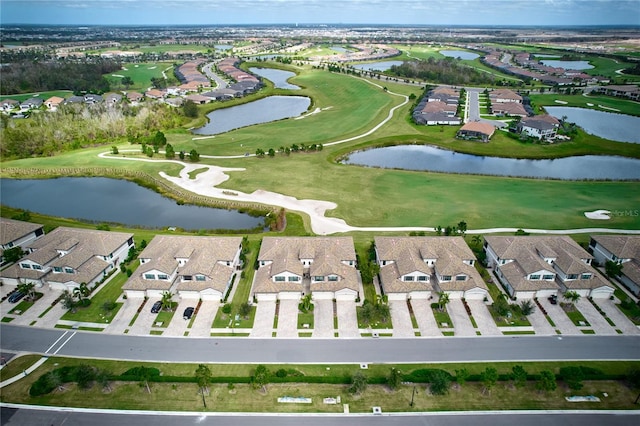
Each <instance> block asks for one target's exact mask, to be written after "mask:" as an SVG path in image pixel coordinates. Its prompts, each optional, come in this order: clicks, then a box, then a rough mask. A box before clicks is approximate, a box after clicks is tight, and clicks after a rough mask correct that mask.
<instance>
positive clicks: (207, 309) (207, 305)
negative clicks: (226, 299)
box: [189, 300, 220, 337]
mask: <svg viewBox="0 0 640 426" xmlns="http://www.w3.org/2000/svg"><path fill="white" fill-rule="evenodd" d="M218 308H220V301H218V300H203V301H202V304H201V305H200V309H198V314H197V315H196V319H195V320H193V325H192V326H191V330H189V336H194V337H210V336H211V325H212V324H213V320H214V318H215V317H216V314H217V313H218Z"/></svg>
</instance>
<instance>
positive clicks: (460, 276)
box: [456, 275, 467, 281]
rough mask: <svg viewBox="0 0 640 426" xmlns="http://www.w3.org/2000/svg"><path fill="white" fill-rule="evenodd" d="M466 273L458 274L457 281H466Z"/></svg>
mask: <svg viewBox="0 0 640 426" xmlns="http://www.w3.org/2000/svg"><path fill="white" fill-rule="evenodd" d="M466 279H467V276H466V275H456V281H466Z"/></svg>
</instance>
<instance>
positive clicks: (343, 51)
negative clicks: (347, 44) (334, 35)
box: [331, 46, 349, 53]
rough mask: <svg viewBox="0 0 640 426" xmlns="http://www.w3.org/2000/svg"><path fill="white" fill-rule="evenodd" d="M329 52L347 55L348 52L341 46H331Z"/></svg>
mask: <svg viewBox="0 0 640 426" xmlns="http://www.w3.org/2000/svg"><path fill="white" fill-rule="evenodd" d="M331 50H335V51H336V52H340V53H347V52H349V50H347V49H345V48H344V47H342V46H331Z"/></svg>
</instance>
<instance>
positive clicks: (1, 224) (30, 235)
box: [0, 217, 44, 263]
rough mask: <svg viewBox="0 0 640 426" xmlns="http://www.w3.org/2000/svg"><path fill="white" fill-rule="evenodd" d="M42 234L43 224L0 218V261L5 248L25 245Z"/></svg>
mask: <svg viewBox="0 0 640 426" xmlns="http://www.w3.org/2000/svg"><path fill="white" fill-rule="evenodd" d="M43 235H44V225H40V224H38V223H31V222H22V221H20V220H13V219H6V218H4V217H3V218H0V263H2V262H3V259H2V254H3V253H4V251H5V250H8V249H12V248H14V247H22V248H23V249H24V248H25V247H27V246H28V245H29V244H30V243H31V242H32V241H34V240H36V239H38V238H40V237H42V236H43Z"/></svg>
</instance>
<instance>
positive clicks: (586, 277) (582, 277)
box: [580, 274, 591, 280]
mask: <svg viewBox="0 0 640 426" xmlns="http://www.w3.org/2000/svg"><path fill="white" fill-rule="evenodd" d="M580 279H582V280H590V279H591V274H582V275H581V276H580Z"/></svg>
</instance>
